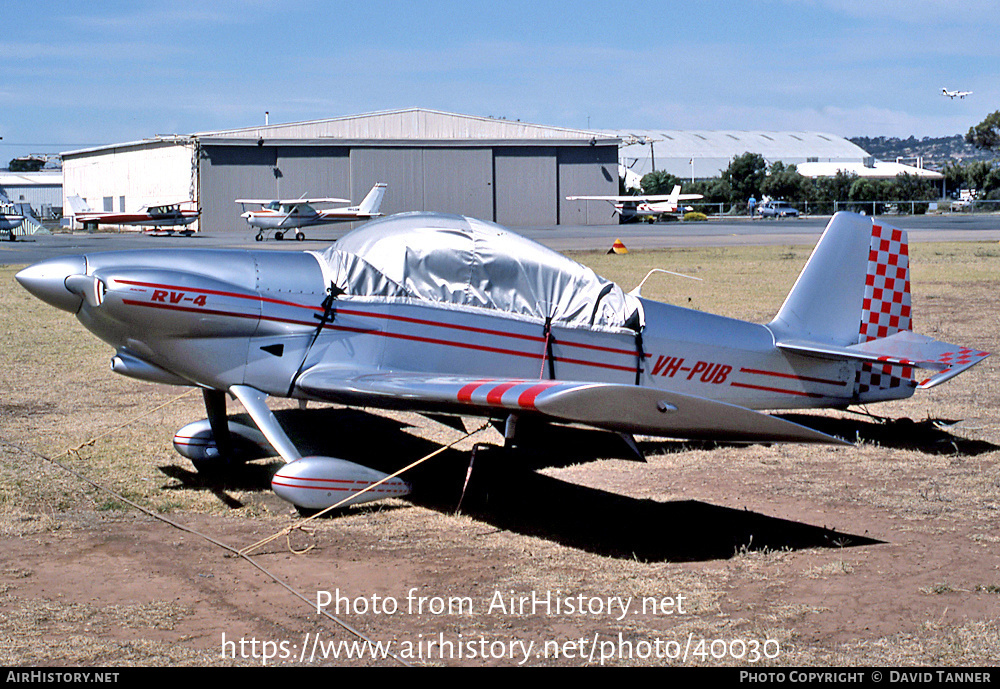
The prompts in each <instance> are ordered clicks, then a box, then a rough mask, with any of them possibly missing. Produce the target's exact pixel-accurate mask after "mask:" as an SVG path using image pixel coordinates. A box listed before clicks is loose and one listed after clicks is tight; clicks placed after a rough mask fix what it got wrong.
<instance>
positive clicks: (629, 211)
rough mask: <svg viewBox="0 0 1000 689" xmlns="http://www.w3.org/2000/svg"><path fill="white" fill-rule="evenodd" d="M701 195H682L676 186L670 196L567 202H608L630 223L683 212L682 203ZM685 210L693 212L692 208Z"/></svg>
mask: <svg viewBox="0 0 1000 689" xmlns="http://www.w3.org/2000/svg"><path fill="white" fill-rule="evenodd" d="M700 198H704V197H703V196H702V195H701V194H682V193H681V185H679V184H678V185H675V186H674V188H673V190H672V191H671V192H670V193H669V194H639V195H636V196H567V197H566V200H567V201H607V202H608V203H610V204H611V205H612V206H614V211H613V213H618V214H619V215H620V216H621V218H622V220H623V221H625V222H628V221H629V220H634V219H636V218H659V217H660V216H663V215H672V214H674V213H677V212H679V211H680V210H681V205H680V202H681V201H696V200H698V199H700ZM684 210H692V209H691V207H690V206H688V207H687V208H684Z"/></svg>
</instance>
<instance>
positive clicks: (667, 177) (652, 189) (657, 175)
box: [639, 170, 681, 194]
mask: <svg viewBox="0 0 1000 689" xmlns="http://www.w3.org/2000/svg"><path fill="white" fill-rule="evenodd" d="M680 183H681V178H680V177H678V176H677V175H672V174H670V173H669V172H666V171H664V170H653V171H652V172H647V173H646V174H645V175H643V176H642V181H641V182H639V186H641V187H642V193H643V194H669V193H670V192H671V191H673V188H674V187H675V186H676V185H678V184H680Z"/></svg>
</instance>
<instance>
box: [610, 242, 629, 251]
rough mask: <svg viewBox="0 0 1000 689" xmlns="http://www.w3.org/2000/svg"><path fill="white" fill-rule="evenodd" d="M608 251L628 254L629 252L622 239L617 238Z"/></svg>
mask: <svg viewBox="0 0 1000 689" xmlns="http://www.w3.org/2000/svg"><path fill="white" fill-rule="evenodd" d="M608 253H609V254H627V253H628V249H626V248H625V244H623V243H622V240H620V239H615V243H614V244H612V245H611V248H610V249H608Z"/></svg>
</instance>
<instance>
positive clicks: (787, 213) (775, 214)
mask: <svg viewBox="0 0 1000 689" xmlns="http://www.w3.org/2000/svg"><path fill="white" fill-rule="evenodd" d="M757 213H759V214H760V217H762V218H797V217H799V209H798V208H793V207H792V205H791V204H790V203H788V201H771V202H769V203H766V204H764V205H762V206H761V207H760V208H758V209H757Z"/></svg>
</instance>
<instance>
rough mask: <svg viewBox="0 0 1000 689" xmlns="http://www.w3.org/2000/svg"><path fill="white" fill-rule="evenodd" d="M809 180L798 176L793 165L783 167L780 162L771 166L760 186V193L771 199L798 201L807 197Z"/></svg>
mask: <svg viewBox="0 0 1000 689" xmlns="http://www.w3.org/2000/svg"><path fill="white" fill-rule="evenodd" d="M808 187H809V180H808V179H806V178H805V177H803V176H802V175H800V174H799V171H798V170H797V169H796V168H795V166H794V165H789V166H787V167H786V166H785V164H784V163H782V162H781V161H780V160H778V161H775V162H774V163H772V164H771V168H770V169H769V170H768V171H767V177H765V178H764V181H763V183H762V184H761V187H760V190H761V193H763V194H767V195H768V196H770V197H771V198H773V199H787V200H789V201H798V200H801V199H804V198H805V197H806V196H807V191H806V190H807V189H808Z"/></svg>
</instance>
